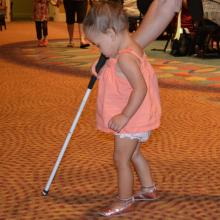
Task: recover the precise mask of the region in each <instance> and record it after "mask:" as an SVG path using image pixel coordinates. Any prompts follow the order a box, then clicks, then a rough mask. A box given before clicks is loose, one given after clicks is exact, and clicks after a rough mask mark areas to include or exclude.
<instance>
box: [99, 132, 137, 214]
mask: <svg viewBox="0 0 220 220" xmlns="http://www.w3.org/2000/svg"><path fill="white" fill-rule="evenodd" d="M136 145H137V140H132V139H128V138H120V137H119V136H115V151H114V161H115V165H116V168H117V174H118V194H119V199H118V200H117V201H116V202H114V203H113V204H111V205H110V206H109V207H107V208H105V209H104V210H102V211H101V212H99V214H100V215H102V216H108V217H109V216H112V215H115V214H120V213H122V212H127V211H128V210H129V209H130V208H131V206H132V204H133V203H134V197H133V196H132V195H133V192H132V188H133V174H132V170H131V164H130V162H131V157H132V155H133V153H134V151H135V148H136Z"/></svg>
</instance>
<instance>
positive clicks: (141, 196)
mask: <svg viewBox="0 0 220 220" xmlns="http://www.w3.org/2000/svg"><path fill="white" fill-rule="evenodd" d="M140 146H141V143H138V145H137V147H136V149H135V151H134V153H133V155H132V162H133V165H134V167H135V169H136V172H137V174H138V176H139V179H140V182H141V186H142V187H141V191H140V192H138V193H137V194H135V195H134V199H135V200H136V201H153V200H156V199H159V197H158V195H157V193H156V188H155V185H154V182H153V180H152V176H151V172H150V167H149V164H148V162H147V160H146V159H145V158H144V156H143V154H142V153H141V151H140Z"/></svg>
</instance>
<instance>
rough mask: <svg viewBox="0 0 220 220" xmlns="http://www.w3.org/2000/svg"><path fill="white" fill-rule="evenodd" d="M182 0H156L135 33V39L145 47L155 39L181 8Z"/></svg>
mask: <svg viewBox="0 0 220 220" xmlns="http://www.w3.org/2000/svg"><path fill="white" fill-rule="evenodd" d="M181 5H182V0H154V1H153V2H152V4H151V6H150V7H149V9H148V11H147V13H146V14H145V16H144V18H143V20H142V22H141V25H140V26H139V28H138V29H137V31H136V32H134V34H133V38H134V40H135V41H136V42H137V43H138V44H139V45H140V46H141V47H142V48H145V47H146V46H148V44H149V43H151V42H152V41H153V40H155V39H156V38H157V37H158V36H159V35H160V34H161V33H162V32H163V31H164V30H165V28H166V27H167V25H168V24H169V23H170V21H171V20H172V19H173V17H174V15H175V13H176V12H178V11H179V10H180V8H181Z"/></svg>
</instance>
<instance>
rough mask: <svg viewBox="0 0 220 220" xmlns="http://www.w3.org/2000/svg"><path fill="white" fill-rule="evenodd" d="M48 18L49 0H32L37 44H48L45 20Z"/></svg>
mask: <svg viewBox="0 0 220 220" xmlns="http://www.w3.org/2000/svg"><path fill="white" fill-rule="evenodd" d="M48 18H49V0H33V19H34V21H35V27H36V34H37V39H38V42H37V45H38V46H39V47H46V46H47V45H48V40H47V35H48V27H47V22H48Z"/></svg>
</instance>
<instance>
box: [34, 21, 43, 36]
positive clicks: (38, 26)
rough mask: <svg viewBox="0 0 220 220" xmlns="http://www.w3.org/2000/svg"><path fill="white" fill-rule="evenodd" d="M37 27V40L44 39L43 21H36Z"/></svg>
mask: <svg viewBox="0 0 220 220" xmlns="http://www.w3.org/2000/svg"><path fill="white" fill-rule="evenodd" d="M35 27H36V33H37V39H38V40H41V39H42V32H41V21H35Z"/></svg>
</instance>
